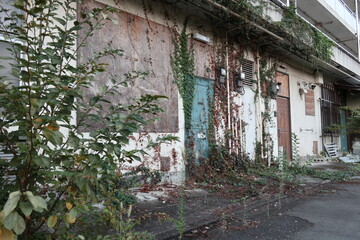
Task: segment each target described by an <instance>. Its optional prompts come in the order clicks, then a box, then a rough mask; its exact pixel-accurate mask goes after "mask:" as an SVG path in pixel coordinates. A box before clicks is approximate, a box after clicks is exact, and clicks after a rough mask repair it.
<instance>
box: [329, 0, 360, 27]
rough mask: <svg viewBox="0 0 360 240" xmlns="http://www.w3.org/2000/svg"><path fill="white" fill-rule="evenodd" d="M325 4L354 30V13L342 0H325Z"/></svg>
mask: <svg viewBox="0 0 360 240" xmlns="http://www.w3.org/2000/svg"><path fill="white" fill-rule="evenodd" d="M326 4H327V5H328V6H329V7H330V8H332V10H333V11H334V12H336V13H337V14H338V15H339V16H340V17H341V18H342V19H343V20H344V21H345V22H346V23H347V24H348V25H349V26H350V27H351V28H352V29H353V30H354V31H356V14H355V13H354V12H353V11H352V10H351V9H350V8H349V6H348V5H346V3H345V2H344V1H343V0H326Z"/></svg>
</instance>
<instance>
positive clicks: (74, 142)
mask: <svg viewBox="0 0 360 240" xmlns="http://www.w3.org/2000/svg"><path fill="white" fill-rule="evenodd" d="M79 143H80V138H78V137H76V136H73V135H71V136H69V141H68V144H69V146H70V147H73V148H78V147H79Z"/></svg>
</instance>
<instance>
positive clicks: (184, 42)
mask: <svg viewBox="0 0 360 240" xmlns="http://www.w3.org/2000/svg"><path fill="white" fill-rule="evenodd" d="M174 48H175V49H174V53H173V54H172V56H171V58H170V60H171V67H172V70H173V74H174V79H175V83H176V84H177V86H178V88H179V92H180V95H181V97H182V99H183V108H184V114H185V129H186V130H189V129H190V127H191V112H192V104H193V100H194V91H195V74H194V71H195V58H194V51H193V49H192V47H191V46H189V44H188V35H187V34H186V22H185V24H184V28H183V30H182V31H181V33H180V35H179V36H178V37H177V39H175V40H174Z"/></svg>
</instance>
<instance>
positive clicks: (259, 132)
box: [256, 47, 264, 157]
mask: <svg viewBox="0 0 360 240" xmlns="http://www.w3.org/2000/svg"><path fill="white" fill-rule="evenodd" d="M256 68H257V69H256V72H257V78H258V81H257V89H258V92H257V95H258V96H257V99H258V101H257V107H256V125H257V126H256V128H257V131H256V133H257V134H256V135H257V136H256V138H257V140H258V141H259V142H260V144H261V146H262V145H263V143H264V141H263V138H262V136H263V129H262V122H261V119H262V116H261V83H260V53H259V47H258V48H257V49H256ZM261 157H263V152H262V151H261Z"/></svg>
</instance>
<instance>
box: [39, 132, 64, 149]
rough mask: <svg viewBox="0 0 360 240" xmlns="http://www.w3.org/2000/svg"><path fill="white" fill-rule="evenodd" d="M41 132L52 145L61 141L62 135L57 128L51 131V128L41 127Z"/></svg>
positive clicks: (56, 144)
mask: <svg viewBox="0 0 360 240" xmlns="http://www.w3.org/2000/svg"><path fill="white" fill-rule="evenodd" d="M42 133H43V134H44V136H45V138H46V139H47V140H48V141H49V142H51V143H52V144H53V145H54V146H58V145H61V144H62V142H63V137H64V135H63V134H62V133H61V132H59V131H57V130H55V131H53V130H49V129H47V128H44V129H42Z"/></svg>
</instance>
